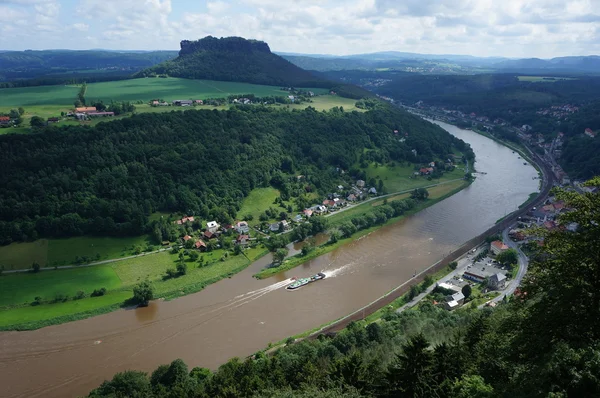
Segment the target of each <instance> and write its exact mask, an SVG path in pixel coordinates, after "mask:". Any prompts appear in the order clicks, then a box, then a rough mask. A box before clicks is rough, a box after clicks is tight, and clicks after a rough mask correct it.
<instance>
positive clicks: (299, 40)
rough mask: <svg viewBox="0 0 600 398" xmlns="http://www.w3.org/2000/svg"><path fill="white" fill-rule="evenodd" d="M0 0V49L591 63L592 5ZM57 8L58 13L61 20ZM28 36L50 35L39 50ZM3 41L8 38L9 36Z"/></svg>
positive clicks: (472, 0)
mask: <svg viewBox="0 0 600 398" xmlns="http://www.w3.org/2000/svg"><path fill="white" fill-rule="evenodd" d="M63 1H66V0H0V15H3V16H8V18H5V21H6V20H7V21H9V22H8V23H7V24H2V25H3V26H2V27H0V29H2V32H4V34H3V35H1V37H0V48H8V47H9V46H13V45H15V41H14V40H11V38H10V37H7V36H10V34H8V33H7V32H9V29H11V28H14V27H15V26H16V21H23V20H25V21H27V22H28V25H29V26H31V27H32V29H31V32H29V33H28V32H21V33H20V37H19V42H20V43H21V45H22V46H24V47H33V46H45V47H56V46H57V44H53V43H52V42H51V40H57V39H62V40H64V41H65V42H69V41H68V39H69V38H70V36H69V32H73V30H76V31H81V32H88V36H89V37H90V38H93V39H94V40H91V39H90V40H87V39H85V40H79V41H78V42H77V43H76V45H79V46H81V47H80V48H86V47H91V46H98V45H99V46H101V47H106V48H115V49H176V48H177V47H178V43H179V41H180V40H182V39H192V40H193V39H198V38H201V37H203V36H206V35H213V36H217V37H220V36H233V35H235V36H242V37H247V38H256V39H261V40H265V41H267V42H268V43H269V45H270V47H271V48H272V49H275V50H279V51H293V52H306V53H317V52H318V53H333V54H351V53H362V52H373V51H383V50H398V51H414V52H427V53H462V54H474V55H504V56H527V57H530V56H540V57H551V56H555V55H567V54H591V53H600V32H599V26H600V0H535V1H531V0H502V1H498V0H402V1H399V0H354V1H352V0H347V1H343V0H285V1H282V0H208V1H206V2H198V1H196V0H177V1H172V0H136V1H135V2H127V1H123V0H79V1H78V2H77V4H76V6H75V7H69V12H68V13H67V12H64V11H61V7H60V6H61V3H62V2H63ZM66 4H67V3H66V2H65V3H64V4H63V7H62V10H66V9H67V6H66ZM36 31H46V32H54V33H53V34H52V35H49V36H48V37H43V39H42V40H40V38H39V35H37V34H35V32H36ZM11 34H12V33H11Z"/></svg>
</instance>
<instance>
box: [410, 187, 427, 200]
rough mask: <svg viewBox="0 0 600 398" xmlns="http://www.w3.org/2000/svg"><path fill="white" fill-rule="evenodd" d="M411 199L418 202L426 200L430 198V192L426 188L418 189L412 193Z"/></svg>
mask: <svg viewBox="0 0 600 398" xmlns="http://www.w3.org/2000/svg"><path fill="white" fill-rule="evenodd" d="M410 197H411V198H413V199H416V200H425V199H427V198H428V197H429V191H427V189H425V188H417V189H415V190H414V191H412V193H411V194H410Z"/></svg>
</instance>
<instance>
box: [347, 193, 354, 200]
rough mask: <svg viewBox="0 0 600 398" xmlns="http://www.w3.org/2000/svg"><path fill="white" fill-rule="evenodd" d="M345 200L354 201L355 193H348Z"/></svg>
mask: <svg viewBox="0 0 600 398" xmlns="http://www.w3.org/2000/svg"><path fill="white" fill-rule="evenodd" d="M346 200H347V201H348V202H354V201H356V195H354V194H353V193H351V194H350V195H348V197H347V198H346Z"/></svg>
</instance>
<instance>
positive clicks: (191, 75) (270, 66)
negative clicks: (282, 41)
mask: <svg viewBox="0 0 600 398" xmlns="http://www.w3.org/2000/svg"><path fill="white" fill-rule="evenodd" d="M153 75H169V76H174V77H183V78H188V79H206V80H223V81H235V82H244V83H255V84H265V85H271V86H277V85H279V86H296V87H329V86H330V83H328V82H326V81H324V80H322V79H320V78H318V77H315V76H314V75H312V74H311V73H310V72H307V71H305V70H303V69H301V68H299V67H297V66H295V65H294V64H292V63H291V62H289V61H287V60H285V59H283V58H282V57H280V56H278V55H276V54H273V53H272V52H271V50H270V48H269V46H268V45H267V43H265V42H262V41H257V40H246V39H243V38H241V37H225V38H221V39H218V38H216V37H212V36H207V37H205V38H203V39H200V40H197V41H189V40H183V41H182V42H181V50H180V51H179V56H178V57H177V58H175V59H174V60H171V61H166V62H163V63H161V64H159V65H156V66H153V67H151V68H148V69H146V70H143V71H141V72H139V73H138V74H137V76H141V77H145V76H153Z"/></svg>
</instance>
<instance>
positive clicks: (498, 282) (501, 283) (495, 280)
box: [489, 272, 506, 290]
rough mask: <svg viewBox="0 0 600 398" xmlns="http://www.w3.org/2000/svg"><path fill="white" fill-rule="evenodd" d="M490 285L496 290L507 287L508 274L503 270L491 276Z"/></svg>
mask: <svg viewBox="0 0 600 398" xmlns="http://www.w3.org/2000/svg"><path fill="white" fill-rule="evenodd" d="M489 281H490V283H489V287H490V288H491V289H494V290H502V289H504V288H505V287H506V275H504V274H503V273H501V272H498V273H497V274H494V275H492V276H490V279H489Z"/></svg>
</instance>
